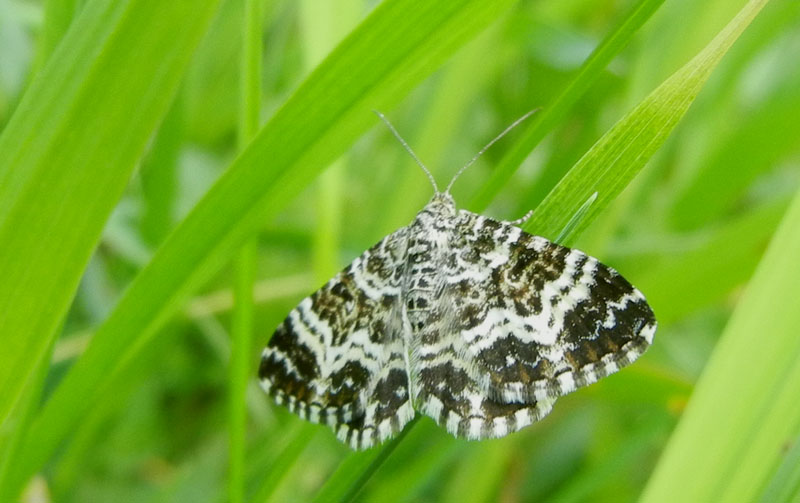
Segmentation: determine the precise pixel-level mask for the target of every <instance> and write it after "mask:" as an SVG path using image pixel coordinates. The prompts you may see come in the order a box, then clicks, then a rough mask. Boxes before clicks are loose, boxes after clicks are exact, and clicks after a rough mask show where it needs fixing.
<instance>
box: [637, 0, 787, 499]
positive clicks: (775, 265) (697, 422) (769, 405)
mask: <svg viewBox="0 0 800 503" xmlns="http://www.w3.org/2000/svg"><path fill="white" fill-rule="evenodd" d="M750 6H751V8H752V4H750ZM798 228H800V193H798V195H797V196H796V197H795V199H794V201H793V203H792V205H791V206H790V208H789V210H788V211H787V213H786V215H785V216H784V218H783V220H782V222H781V224H780V226H779V227H778V230H777V232H776V233H775V236H774V238H773V239H772V242H771V243H770V245H769V248H768V249H767V252H766V254H765V256H764V259H763V260H762V261H761V263H760V264H759V267H758V269H757V271H756V274H755V276H754V278H753V280H752V281H751V282H750V284H749V286H748V288H747V291H746V292H745V295H744V297H743V298H742V300H741V302H740V303H739V305H738V306H737V308H736V310H735V311H734V313H733V316H732V317H731V320H730V321H729V323H728V326H727V327H726V328H725V332H724V333H723V335H722V338H721V339H720V342H719V344H718V345H717V347H716V349H715V351H714V353H713V354H712V356H711V360H710V361H709V363H708V365H707V367H706V369H705V371H704V372H703V375H702V376H701V378H700V381H699V382H698V384H697V387H696V389H695V391H694V394H693V395H692V398H691V400H690V401H689V405H688V407H687V409H686V412H685V413H684V415H683V417H682V419H681V421H680V423H679V424H678V427H677V429H676V430H675V433H674V434H673V436H672V438H671V439H670V441H669V443H668V444H667V448H666V451H665V452H664V454H663V456H662V457H661V459H660V461H659V464H658V465H657V467H656V470H655V472H654V473H653V476H652V477H651V479H650V481H649V483H648V486H647V488H646V489H645V493H644V497H643V501H645V502H648V503H651V502H659V501H732V502H735V501H754V500H756V499H758V497H759V495H760V493H761V491H763V490H764V488H765V487H766V486H767V483H768V482H769V480H770V477H771V476H772V474H773V473H774V471H775V470H776V469H777V467H778V466H779V464H780V462H781V460H782V458H783V456H784V455H785V446H786V442H787V441H789V439H792V438H796V435H797V433H798V428H800V407H797V397H798V396H800V338H798V337H797V327H798V326H800V310H797V309H793V308H792V307H791V306H790V304H787V302H788V303H791V302H792V300H793V299H798V298H800V283H799V282H798V281H797V278H799V277H800V262H798V260H797V257H798V256H800V233H798V232H797V229H798ZM676 481H680V483H676Z"/></svg>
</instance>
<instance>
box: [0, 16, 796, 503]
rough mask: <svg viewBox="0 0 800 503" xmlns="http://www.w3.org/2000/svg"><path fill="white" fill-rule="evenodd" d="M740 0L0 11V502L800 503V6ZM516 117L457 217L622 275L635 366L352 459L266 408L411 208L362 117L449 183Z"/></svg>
mask: <svg viewBox="0 0 800 503" xmlns="http://www.w3.org/2000/svg"><path fill="white" fill-rule="evenodd" d="M662 3H663V5H662ZM217 4H219V5H217ZM764 4H766V0H751V1H749V2H745V1H744V0H737V1H733V2H731V1H730V0H716V1H710V2H692V1H690V0H676V1H673V2H662V1H661V0H637V1H633V0H631V1H628V2H613V1H607V0H573V1H569V2H529V1H519V2H514V1H512V0H501V1H495V2H485V1H483V0H443V1H439V2H417V1H413V0H384V2H382V3H381V4H380V5H378V6H377V7H374V8H372V9H371V10H370V9H369V7H370V6H371V5H372V4H371V3H360V2H357V1H354V0H336V1H335V2H333V0H332V3H331V5H327V4H326V5H325V8H324V9H323V8H322V7H320V10H315V7H314V5H315V2H305V3H299V4H298V3H297V2H287V1H281V0H223V1H221V2H217V1H214V0H209V1H202V2H198V1H196V0H192V1H189V0H177V1H170V2H162V1H156V0H125V1H118V2H111V1H106V0H89V1H85V2H82V1H76V0H46V1H45V0H42V1H41V2H28V1H23V0H2V1H0V62H2V63H0V125H2V127H3V129H2V134H1V135H0V278H2V280H0V313H2V314H0V340H2V341H3V343H4V344H3V351H1V352H0V389H2V390H3V393H1V394H0V500H2V501H7V500H14V499H16V495H17V493H19V491H21V490H22V489H23V488H26V487H27V490H28V491H35V490H36V488H37V487H42V486H45V487H47V492H48V493H49V494H50V495H51V496H52V498H53V500H55V501H87V500H98V501H106V500H124V501H139V500H142V501H144V500H148V501H150V500H154V499H159V500H169V501H181V500H187V501H220V500H223V499H228V500H233V501H237V500H238V501H311V500H317V501H339V500H343V499H345V500H353V499H354V500H358V501H429V500H436V501H450V500H452V501H487V500H503V501H530V500H537V501H538V500H553V501H584V500H587V499H590V498H591V499H597V500H608V501H631V500H635V499H637V498H639V497H640V496H642V495H643V496H644V498H645V500H647V501H660V500H672V501H674V500H677V499H680V500H686V501H701V500H726V501H753V500H759V499H761V500H762V501H791V500H792V499H793V498H796V497H797V490H798V482H797V481H798V474H797V470H796V466H797V462H796V461H797V459H798V452H800V451H798V448H797V442H796V438H797V435H798V429H799V428H800V417H798V410H800V409H797V407H795V401H794V397H796V396H797V395H798V394H800V389H798V383H800V374H798V368H800V367H798V365H797V361H800V353H798V348H800V346H798V344H797V338H796V337H794V330H793V327H796V326H797V325H798V321H800V320H798V319H797V314H796V313H797V311H796V310H795V309H792V308H791V303H792V299H796V298H798V297H800V292H798V291H796V290H797V281H796V279H797V278H798V277H800V274H798V273H800V270H798V268H797V265H796V260H793V259H794V257H796V256H798V255H800V249H798V247H800V242H798V236H800V234H798V232H797V229H798V226H800V199H798V197H800V196H796V195H795V194H797V192H798V185H799V184H798V182H799V181H800V177H798V169H797V161H798V159H800V156H798V154H800V150H798V144H797V142H796V138H797V134H798V130H797V126H796V124H797V114H798V112H797V110H798V108H797V106H794V105H793V104H796V103H798V96H800V95H798V89H800V72H798V70H797V65H794V64H793V61H792V59H791V55H792V54H796V49H797V46H798V43H799V42H798V41H800V30H798V25H800V24H799V23H797V22H796V21H797V20H798V18H800V8H799V7H798V6H797V4H796V2H792V1H790V0H773V1H772V2H771V3H769V4H768V5H766V7H764ZM333 5H336V6H337V7H333ZM339 7H340V8H339ZM762 7H764V8H763V11H762V12H760V13H759V10H761V8H762ZM756 14H758V16H757V17H756ZM748 25H749V27H748ZM6 27H11V29H5V30H4V28H6ZM745 28H747V30H746V31H745ZM345 34H346V36H344V37H343V39H342V36H343V35H345ZM340 39H342V42H341V43H338V45H337V44H336V41H337V40H340ZM737 39H738V40H737ZM734 42H736V43H735V44H734ZM32 46H35V47H36V52H35V54H34V53H33V52H31V51H25V50H21V49H20V48H24V47H32ZM325 54H328V56H327V57H325V58H324V59H323V56H324V55H325ZM7 61H8V62H14V61H20V63H19V64H6V63H5V62H7ZM318 61H321V62H319V64H317V62H318ZM306 73H308V75H306ZM26 81H28V82H29V84H28V85H27V86H23V85H22V84H21V83H23V82H26ZM237 103H238V104H239V106H237ZM690 106H691V108H690ZM536 107H541V108H542V110H541V111H539V112H538V113H537V115H535V116H534V117H533V118H532V119H529V123H528V124H524V125H523V126H521V127H520V130H519V131H515V132H512V133H511V134H510V135H509V137H508V138H506V139H504V140H503V141H501V142H500V143H498V144H497V145H496V146H494V147H493V148H492V149H491V150H490V151H489V152H487V153H486V154H485V155H484V158H483V159H482V160H481V161H480V162H478V163H477V165H476V166H474V167H473V168H472V169H471V170H470V171H468V172H467V173H465V175H464V177H463V178H461V179H459V181H458V183H457V184H456V187H455V188H454V192H455V197H456V200H457V202H459V203H461V204H467V205H468V207H471V208H472V209H484V208H486V207H488V210H487V213H489V214H492V215H494V216H498V217H501V218H506V219H513V218H517V217H519V216H521V213H522V212H524V211H527V210H528V209H531V208H535V214H534V218H533V219H532V220H531V221H530V222H529V224H528V227H527V230H529V231H531V232H534V233H537V234H542V235H545V236H547V237H550V238H558V239H559V240H560V241H564V242H567V243H570V244H572V243H574V244H575V245H576V246H578V247H580V248H582V249H584V250H586V251H587V252H589V253H591V254H593V255H595V256H599V257H601V258H603V259H604V260H607V261H608V262H609V263H611V264H612V265H614V266H615V267H616V268H617V269H619V270H620V271H622V273H623V274H625V276H626V277H628V278H629V279H630V280H631V282H632V283H634V284H636V285H637V286H639V287H640V288H641V289H642V291H644V293H645V294H646V295H647V296H648V298H649V299H650V300H651V301H652V304H653V306H654V309H655V312H656V315H657V317H658V318H659V321H660V325H659V331H658V333H657V335H656V340H655V344H654V346H653V348H652V349H651V350H650V352H649V353H648V354H647V355H645V356H644V357H643V358H642V359H641V361H639V362H637V363H636V364H635V365H633V366H632V367H631V368H629V369H626V370H624V371H623V372H621V373H619V374H616V375H614V376H612V377H609V378H607V379H604V380H603V381H602V382H600V383H598V384H596V385H593V386H591V387H589V388H587V389H585V390H581V391H579V392H577V393H575V394H573V395H570V396H568V397H565V398H563V399H561V400H559V402H558V404H557V405H556V407H555V409H554V411H553V412H552V413H551V415H550V417H548V418H546V419H544V420H543V421H541V422H540V423H538V424H537V425H534V426H532V427H530V428H527V429H526V430H524V431H523V432H520V433H518V434H515V435H513V436H510V437H507V438H505V439H500V440H496V441H486V442H480V443H468V442H463V441H460V440H457V439H453V438H452V437H450V436H449V435H447V434H446V433H445V432H443V431H442V430H441V429H440V428H437V427H436V426H435V425H434V424H433V423H432V422H431V421H430V420H429V419H427V418H422V419H420V420H419V421H417V422H415V423H414V425H413V427H409V428H407V429H406V430H405V431H404V435H403V436H402V437H401V438H400V439H398V440H397V441H393V442H390V443H388V444H387V445H386V446H383V447H380V448H376V449H374V450H370V451H367V452H364V453H355V454H353V453H349V452H348V450H347V449H346V448H345V447H343V446H341V445H340V444H338V442H336V441H335V440H334V439H333V438H332V435H331V434H330V432H328V431H327V430H325V429H324V428H322V427H317V426H312V425H306V424H303V423H302V422H300V421H299V420H298V419H296V418H295V417H293V416H292V415H290V414H288V413H286V412H285V411H283V410H281V409H279V408H275V407H273V406H272V405H271V404H269V403H268V400H267V399H266V398H265V397H264V396H263V393H261V392H260V391H259V390H258V389H257V385H256V383H255V379H254V376H253V373H254V371H255V366H256V364H257V361H258V355H259V353H260V348H261V347H262V346H263V345H264V344H265V343H266V341H267V339H268V337H269V334H270V333H271V332H272V330H273V329H274V327H275V325H276V324H277V323H278V321H279V320H280V319H281V318H282V317H283V316H285V314H286V312H287V311H288V309H290V308H291V307H292V306H293V305H294V304H295V303H296V302H297V301H298V300H299V299H300V298H301V297H303V296H304V295H306V294H307V293H309V292H310V291H311V290H312V289H313V288H314V286H315V283H316V284H319V283H320V282H321V281H323V280H324V279H325V277H326V276H327V275H329V274H330V272H331V271H332V270H335V269H336V268H338V267H341V266H342V265H344V264H345V263H346V262H347V261H348V260H351V259H352V258H353V257H354V256H355V255H356V254H357V253H359V252H360V251H361V250H362V249H363V248H364V247H366V246H369V245H370V244H372V243H373V242H375V241H377V240H378V239H380V238H381V237H382V236H383V235H385V234H386V233H387V232H389V231H391V230H393V228H395V227H396V226H397V225H403V223H404V222H407V221H408V220H409V219H410V218H411V217H412V216H413V214H414V213H415V212H416V211H417V210H418V209H419V206H420V205H421V204H423V203H424V202H425V200H426V198H428V197H429V196H430V193H431V189H430V187H429V185H428V183H427V180H426V178H425V177H424V176H423V175H422V174H421V173H420V172H419V170H418V169H417V168H416V167H414V166H413V163H412V162H410V160H409V159H408V158H407V156H406V155H405V153H404V152H403V150H402V148H401V147H400V146H399V145H397V144H396V142H394V141H393V139H392V138H391V136H390V135H389V134H387V132H386V131H385V129H384V128H382V127H381V126H379V123H378V121H377V120H376V119H375V117H374V115H373V114H372V113H371V110H372V109H378V110H381V111H383V112H384V113H386V114H387V115H388V116H389V117H390V118H391V119H392V120H393V122H395V125H396V126H397V128H398V130H400V132H401V133H402V134H403V135H404V136H405V137H406V139H407V140H408V141H409V143H410V144H411V145H412V147H413V148H414V149H415V150H416V151H417V153H418V154H419V155H420V157H421V158H422V159H423V160H424V161H425V162H426V163H428V165H429V166H430V167H431V169H432V171H433V172H434V174H436V175H437V178H438V179H439V182H440V185H441V184H443V183H445V182H446V180H447V179H448V178H449V176H450V175H451V174H452V173H454V172H455V170H456V169H458V167H459V166H460V165H462V164H463V163H464V162H465V161H466V160H467V159H469V158H470V157H472V155H474V153H475V152H476V151H477V150H478V149H479V148H480V147H481V146H482V145H483V144H484V143H485V142H486V141H487V140H488V139H489V138H491V137H492V136H494V134H496V133H497V132H498V131H500V130H501V129H502V128H503V127H505V125H507V124H508V123H509V122H511V121H512V120H513V119H514V118H515V117H518V116H520V115H522V114H523V113H524V112H526V111H528V110H530V109H532V108H536ZM259 117H268V119H267V121H266V123H265V125H264V126H263V127H261V128H259V127H258V123H259ZM373 126H376V127H374V130H373V131H372V132H370V133H369V134H366V135H365V134H364V133H365V132H366V131H367V129H368V128H372V127H373ZM359 138H361V139H359ZM357 140H358V141H357ZM345 152H347V155H346V156H343V157H341V158H340V159H339V160H338V161H335V160H336V159H337V157H339V156H340V155H341V154H343V153H345ZM531 152H532V153H531ZM334 161H335V162H334ZM332 163H333V164H332ZM137 165H138V166H139V169H138V170H136V169H135V168H136V166H137ZM328 166H331V167H330V168H328ZM325 169H328V171H326V172H325V173H324V174H322V173H323V170H325ZM445 170H447V171H445ZM320 175H321V176H320ZM309 189H310V190H309ZM793 198H794V202H793V203H791V204H790V201H792V199H793ZM787 208H789V209H788V210H787ZM518 213H520V214H518ZM776 228H778V231H777V232H776V231H775V229H776ZM773 233H775V236H774V238H773V237H772V235H773ZM245 243H248V244H247V245H246V246H245V248H244V251H241V250H242V248H241V247H242V245H243V244H245ZM768 244H769V246H768V247H767V245H768ZM767 248H768V249H767ZM765 249H766V250H767V251H766V253H765ZM234 257H238V258H237V259H236V260H235V263H236V267H233V268H231V267H226V264H228V263H229V262H231V259H232V258H234ZM312 268H313V270H314V273H315V274H314V275H315V276H316V277H317V279H316V280H313V281H312V280H310V279H309V278H310V275H309V274H308V271H309V270H311V269H312ZM754 271H755V274H754ZM751 277H752V278H753V279H752V280H751ZM253 278H255V280H254V279H253ZM251 287H252V289H253V292H254V293H253V299H254V302H255V304H254V305H252V306H251V305H250V304H249V303H248V301H247V299H248V298H249V296H250V295H249V290H250V289H251ZM741 291H744V292H745V293H744V295H742V296H741V299H740V292H741ZM234 294H235V295H234ZM234 297H235V298H236V301H235V302H234V301H233V300H232V298H234ZM187 301H189V306H190V307H188V308H186V309H183V306H184V305H186V303H187ZM234 306H235V307H234ZM729 320H730V321H729ZM231 327H233V328H231ZM249 327H252V333H251V330H250V329H249ZM720 334H721V335H720ZM718 339H719V341H718ZM248 376H251V377H248ZM698 379H699V381H698ZM696 381H697V382H698V384H697V387H696V389H694V388H695V387H694V383H695V382H696ZM690 394H691V398H690ZM687 403H688V406H687ZM684 409H685V413H684ZM676 426H677V427H676ZM673 429H674V430H675V433H674V435H671V431H672V430H673ZM676 491H681V492H680V493H678V492H676Z"/></svg>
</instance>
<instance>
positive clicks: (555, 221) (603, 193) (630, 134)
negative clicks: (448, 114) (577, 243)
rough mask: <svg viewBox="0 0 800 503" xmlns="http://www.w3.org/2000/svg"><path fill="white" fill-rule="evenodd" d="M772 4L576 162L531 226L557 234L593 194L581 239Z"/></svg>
mask: <svg viewBox="0 0 800 503" xmlns="http://www.w3.org/2000/svg"><path fill="white" fill-rule="evenodd" d="M765 3H766V0H753V1H751V2H750V3H749V4H748V8H746V9H744V10H742V12H741V13H740V15H738V16H737V17H736V18H735V19H734V20H733V21H731V22H730V24H728V25H727V26H726V27H725V29H723V30H722V31H721V32H720V33H719V34H718V35H717V36H716V37H715V38H714V40H712V41H711V42H710V43H709V44H708V45H707V46H706V47H705V48H703V50H702V51H700V53H699V54H697V56H695V57H694V58H693V59H692V60H691V61H689V62H688V63H687V64H686V65H684V66H683V67H682V68H681V69H679V70H678V71H677V72H675V73H674V74H672V76H670V77H669V78H668V79H667V80H665V81H664V82H663V83H662V84H661V85H660V86H658V88H657V89H656V90H655V91H653V92H652V93H650V95H649V96H647V98H645V99H644V100H643V101H642V102H641V103H639V104H638V105H637V106H636V107H635V108H634V109H633V110H632V111H631V112H629V113H628V114H627V115H626V116H625V117H623V118H622V119H620V121H619V122H617V123H616V124H615V125H614V126H613V127H612V128H611V129H610V130H609V131H608V132H607V133H606V134H604V135H603V137H602V138H600V140H598V141H597V143H595V144H594V145H593V146H592V148H591V149H589V151H588V152H587V153H586V154H585V155H584V156H583V157H582V158H581V159H580V160H579V161H578V162H577V163H576V164H575V166H574V167H573V168H572V169H571V170H570V171H569V173H567V174H566V175H565V176H564V178H562V179H561V181H560V182H559V183H558V185H556V187H555V188H554V189H553V190H552V191H551V192H550V194H548V196H547V197H546V198H545V199H544V201H542V203H541V204H540V205H539V206H537V207H536V210H535V211H534V213H533V216H532V217H531V219H530V220H528V222H527V224H526V225H525V228H526V229H529V230H535V231H536V233H537V234H541V235H543V236H556V235H558V233H559V231H560V230H561V229H563V228H564V227H565V226H566V225H567V224H568V223H569V219H570V217H571V216H572V215H574V214H575V213H576V212H578V211H579V210H580V208H581V207H582V206H583V204H584V202H585V201H586V200H588V199H589V198H590V197H591V196H592V194H593V193H595V192H597V194H598V196H597V199H596V201H595V202H594V204H592V205H591V206H589V207H588V208H586V212H585V215H586V216H585V218H583V219H582V221H581V222H580V223H578V224H577V225H575V226H574V227H573V228H572V230H571V231H570V233H569V234H568V235H567V236H566V237H565V239H564V244H569V243H570V241H571V240H572V239H574V237H575V236H577V235H578V234H580V232H581V231H582V230H583V229H584V228H585V227H586V225H587V224H588V222H590V221H592V220H593V219H594V218H596V217H597V215H598V214H599V213H600V212H601V211H602V210H603V209H605V208H606V207H607V206H608V205H609V204H610V203H611V202H612V201H613V200H614V199H615V198H616V197H617V196H618V195H619V194H620V192H622V190H623V189H624V188H625V187H627V185H628V183H630V181H631V180H632V179H633V177H634V176H636V174H637V173H639V171H641V170H642V168H643V167H644V166H645V164H646V163H647V161H648V160H649V159H650V158H651V157H652V156H653V154H655V152H656V151H657V150H658V148H659V147H661V145H662V144H663V143H664V141H665V140H666V138H667V136H668V135H669V133H670V132H671V131H672V130H673V129H674V128H675V126H676V125H677V124H678V121H679V120H680V119H681V118H682V117H683V115H684V114H685V113H686V111H687V110H688V109H689V106H690V105H691V104H692V102H693V101H694V99H695V97H696V96H697V93H699V92H700V89H702V87H703V85H704V84H705V82H706V81H707V80H708V77H709V76H710V75H711V72H712V70H713V69H714V68H715V67H716V66H717V64H718V63H719V61H720V59H722V56H723V55H725V53H726V52H727V50H728V49H729V48H730V47H731V45H732V44H733V42H734V41H735V40H736V39H737V38H738V36H739V35H740V34H741V33H742V31H744V29H745V28H746V27H747V25H748V24H749V23H750V21H751V20H752V19H753V18H754V17H755V15H756V14H757V13H758V11H759V10H760V9H761V7H763V6H764V4H765Z"/></svg>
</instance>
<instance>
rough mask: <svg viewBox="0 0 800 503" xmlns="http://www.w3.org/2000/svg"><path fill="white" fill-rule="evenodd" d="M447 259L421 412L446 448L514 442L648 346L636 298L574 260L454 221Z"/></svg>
mask: <svg viewBox="0 0 800 503" xmlns="http://www.w3.org/2000/svg"><path fill="white" fill-rule="evenodd" d="M449 248H450V249H449V252H448V254H447V258H446V259H445V260H444V272H443V276H444V278H445V282H446V286H445V287H444V292H443V295H442V297H441V299H442V300H441V306H442V307H441V318H442V321H441V326H442V328H441V334H440V337H439V340H438V342H437V344H438V347H439V348H440V349H441V350H442V356H436V357H435V358H433V359H431V361H430V362H426V361H423V362H422V363H423V365H424V367H425V369H424V370H423V371H422V375H425V372H427V373H428V375H427V376H426V378H425V379H422V383H423V386H426V387H427V390H426V391H424V392H422V393H421V395H422V397H423V403H422V404H421V407H422V408H423V410H424V411H425V412H426V413H427V414H429V415H431V416H433V417H434V419H436V420H437V421H438V422H439V423H440V424H442V425H443V426H446V427H447V429H448V430H449V431H450V432H451V433H453V434H455V435H457V436H462V437H466V438H472V439H475V438H487V437H499V436H503V435H505V434H507V433H509V432H511V431H516V430H518V429H519V428H521V427H523V426H525V425H527V424H529V423H530V422H531V421H534V420H536V419H539V418H540V417H542V416H543V415H544V414H546V413H547V412H549V410H550V408H551V406H552V403H553V401H554V400H555V398H557V397H558V396H561V395H564V394H566V393H569V392H571V391H573V390H575V389H576V388H578V387H581V386H585V385H587V384H590V383H593V382H595V381H597V380H598V379H600V378H601V377H604V376H606V375H609V374H611V373H614V372H616V371H617V370H619V369H620V368H621V367H624V366H625V365H628V364H629V363H631V362H633V361H634V360H635V359H636V358H638V357H639V356H640V355H641V354H642V353H643V352H644V351H645V350H646V349H647V347H648V346H649V345H650V343H651V342H652V338H653V334H654V332H655V328H656V321H655V317H654V315H653V312H652V310H651V309H650V307H649V306H648V304H647V302H646V301H645V299H644V296H643V295H642V294H641V293H640V292H639V291H638V290H637V289H635V288H634V287H632V286H631V284H630V283H628V282H627V281H626V280H625V279H624V278H623V277H622V276H620V275H619V274H618V273H617V272H616V271H614V270H613V269H611V268H610V267H607V266H605V265H603V264H601V263H600V262H598V261H597V260H596V259H595V258H592V257H590V256H588V255H586V254H585V253H583V252H580V251H578V250H573V249H570V248H567V247H564V246H559V245H557V244H555V243H552V242H550V241H548V240H547V239H544V238H542V237H538V236H533V235H530V234H528V233H526V232H524V231H522V229H520V228H519V227H516V226H514V225H512V224H511V223H509V222H499V221H496V220H492V219H490V218H486V217H483V216H480V215H476V214H474V213H470V212H468V211H464V210H462V211H460V212H459V213H458V216H457V218H456V222H455V226H454V232H453V234H452V238H451V243H450V247H449ZM442 380H445V381H447V382H448V384H447V386H444V387H442V386H439V385H438V384H436V383H439V382H442ZM426 393H427V395H428V396H426Z"/></svg>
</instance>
